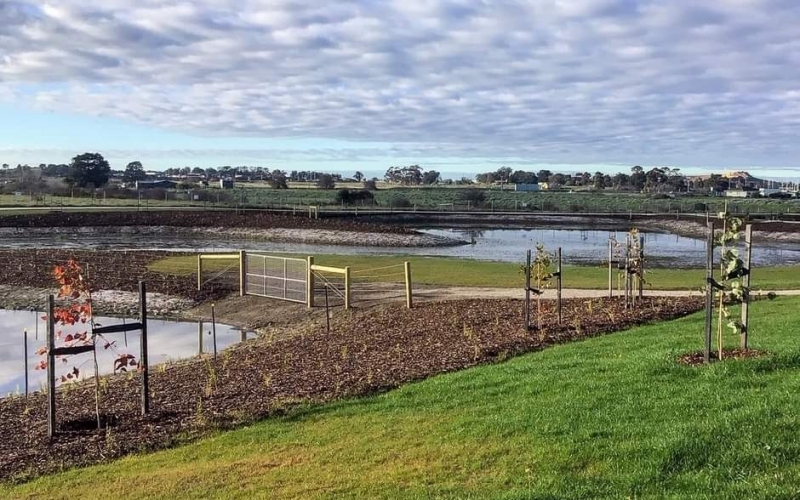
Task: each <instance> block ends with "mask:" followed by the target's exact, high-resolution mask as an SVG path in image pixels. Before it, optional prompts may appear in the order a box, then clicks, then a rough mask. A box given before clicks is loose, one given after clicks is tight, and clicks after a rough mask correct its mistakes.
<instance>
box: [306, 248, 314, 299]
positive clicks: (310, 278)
mask: <svg viewBox="0 0 800 500" xmlns="http://www.w3.org/2000/svg"><path fill="white" fill-rule="evenodd" d="M312 267H314V257H311V256H309V257H308V262H307V263H306V307H307V308H308V309H311V308H313V307H314V271H312V270H311V268H312Z"/></svg>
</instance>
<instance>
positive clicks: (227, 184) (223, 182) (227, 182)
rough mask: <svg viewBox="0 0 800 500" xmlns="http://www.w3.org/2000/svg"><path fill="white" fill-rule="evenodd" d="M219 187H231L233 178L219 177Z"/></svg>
mask: <svg viewBox="0 0 800 500" xmlns="http://www.w3.org/2000/svg"><path fill="white" fill-rule="evenodd" d="M219 187H221V188H222V189H233V179H230V178H229V179H220V180H219Z"/></svg>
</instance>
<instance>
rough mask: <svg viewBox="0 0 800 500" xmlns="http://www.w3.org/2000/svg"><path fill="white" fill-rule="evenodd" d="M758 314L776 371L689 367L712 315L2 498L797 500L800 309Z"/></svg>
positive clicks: (761, 309)
mask: <svg viewBox="0 0 800 500" xmlns="http://www.w3.org/2000/svg"><path fill="white" fill-rule="evenodd" d="M752 314H753V316H752V318H753V320H752V325H751V328H752V335H753V343H754V344H755V347H758V348H765V349H769V350H770V351H772V352H773V353H774V354H773V355H772V356H771V357H768V358H762V359H756V360H748V361H731V362H725V363H718V364H715V365H712V366H710V367H701V368H690V367H685V366H679V365H677V364H676V363H675V362H674V359H675V358H676V356H677V355H678V354H680V353H682V352H685V351H688V350H694V349H698V348H699V347H700V346H701V332H702V330H703V317H702V315H701V314H695V315H693V316H691V317H688V318H684V319H681V320H677V321H673V322H668V323H661V324H657V325H651V326H645V327H640V328H636V329H633V330H630V331H628V332H624V333H618V334H614V335H609V336H606V337H600V338H594V339H591V340H587V341H584V342H578V343H573V344H567V345H562V346H557V347H553V348H550V349H547V350H545V351H541V352H538V353H533V354H529V355H525V356H521V357H518V358H516V359H512V360H510V361H508V362H505V363H501V364H496V365H490V366H483V367H478V368H473V369H469V370H465V371H461V372H457V373H452V374H447V375H443V376H438V377H435V378H432V379H429V380H426V381H423V382H420V383H416V384H410V385H408V386H405V387H403V388H401V389H398V390H395V391H391V392H389V393H386V394H382V395H377V396H373V397H368V398H363V399H358V400H351V401H343V402H340V403H336V404H331V405H326V406H319V407H305V408H301V409H297V410H295V411H292V412H291V413H290V414H289V415H287V416H284V417H281V418H274V419H270V420H266V421H263V422H261V423H258V424H255V425H252V426H250V427H247V428H243V429H239V430H236V431H232V432H224V433H220V434H218V435H216V436H214V437H211V438H209V439H205V440H202V441H199V442H197V443H194V444H189V445H185V446H181V447H178V448H175V449H172V450H167V451H162V452H158V453H154V454H151V455H143V456H134V457H128V458H125V459H122V460H119V461H116V462H114V463H112V464H108V465H102V466H95V467H91V468H87V469H81V470H73V471H68V472H65V473H61V474H57V475H54V476H50V477H45V478H41V479H39V480H36V481H34V482H31V483H28V484H24V485H21V486H17V487H5V486H0V496H2V497H4V498H65V499H66V498H69V499H71V498H98V499H99V498H120V497H123V496H124V497H126V498H150V499H189V498H197V499H200V498H218V499H251V498H370V499H373V498H420V499H422V498H480V499H483V498H498V499H522V498H541V499H544V498H570V499H574V498H587V499H588V498H770V499H774V498H787V499H788V498H797V497H798V496H800V441H798V440H797V429H798V428H800V413H798V411H797V394H798V389H800V346H798V341H797V336H796V328H795V325H796V324H797V323H798V322H800V300H799V299H790V298H783V299H778V300H776V301H772V302H758V303H756V304H755V305H754V306H753V310H752ZM729 341H730V342H731V344H732V343H733V339H730V340H729Z"/></svg>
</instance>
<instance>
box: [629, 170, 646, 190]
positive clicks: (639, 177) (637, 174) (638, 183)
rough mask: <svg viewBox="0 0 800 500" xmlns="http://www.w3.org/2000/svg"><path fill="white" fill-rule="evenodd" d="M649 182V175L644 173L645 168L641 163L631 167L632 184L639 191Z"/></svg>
mask: <svg viewBox="0 0 800 500" xmlns="http://www.w3.org/2000/svg"><path fill="white" fill-rule="evenodd" d="M646 183H647V176H645V174H644V169H643V168H642V167H640V166H639V165H636V166H635V167H633V168H632V169H631V178H630V184H631V187H633V188H634V189H635V190H637V191H641V190H643V189H644V185H645V184H646Z"/></svg>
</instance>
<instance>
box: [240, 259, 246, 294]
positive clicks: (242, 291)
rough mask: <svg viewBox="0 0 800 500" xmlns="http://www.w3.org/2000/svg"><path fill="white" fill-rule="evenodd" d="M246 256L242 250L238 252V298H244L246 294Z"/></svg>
mask: <svg viewBox="0 0 800 500" xmlns="http://www.w3.org/2000/svg"><path fill="white" fill-rule="evenodd" d="M246 257H247V255H246V254H245V252H244V250H240V251H239V296H240V297H244V296H245V294H246V293H247V263H246V262H245V258H246Z"/></svg>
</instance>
